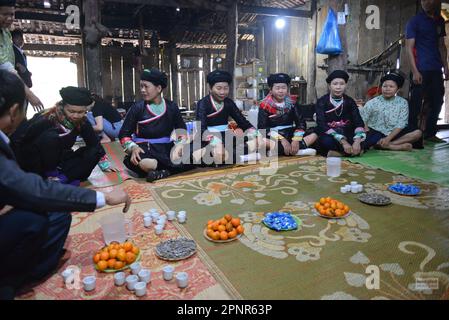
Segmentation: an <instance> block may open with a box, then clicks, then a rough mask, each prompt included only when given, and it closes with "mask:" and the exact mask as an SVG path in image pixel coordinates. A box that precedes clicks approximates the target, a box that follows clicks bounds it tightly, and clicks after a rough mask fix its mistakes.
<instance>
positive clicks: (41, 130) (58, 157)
mask: <svg viewBox="0 0 449 320" xmlns="http://www.w3.org/2000/svg"><path fill="white" fill-rule="evenodd" d="M60 95H61V97H62V101H60V102H58V103H57V104H56V106H55V107H53V108H51V109H49V110H46V111H44V112H43V113H38V114H36V115H35V116H34V117H33V118H32V119H30V120H28V121H26V122H24V123H23V124H21V125H20V127H19V128H18V130H17V132H16V133H15V134H14V135H13V136H12V137H11V147H12V149H13V150H14V153H15V154H16V157H17V161H18V163H19V165H20V167H21V168H22V169H23V170H25V171H27V172H34V173H37V174H39V175H41V176H42V177H44V178H49V179H57V180H59V181H60V182H62V183H71V184H74V185H79V184H80V182H81V181H84V180H86V179H87V178H88V177H89V176H90V174H91V173H92V171H93V169H94V168H95V166H96V165H97V164H98V165H99V167H100V168H101V169H102V170H103V171H112V170H114V169H112V168H111V165H110V163H109V161H108V159H107V157H106V152H105V151H104V149H103V146H102V145H101V144H100V140H99V139H98V137H97V135H96V134H95V132H94V129H93V128H92V125H91V124H90V122H89V121H88V120H87V118H86V112H87V109H88V106H89V105H91V104H92V103H93V100H92V98H91V93H90V92H89V90H87V89H85V88H77V87H66V88H62V89H61V90H60ZM78 136H81V137H82V138H83V140H84V142H85V146H83V147H80V148H78V149H77V150H76V151H73V150H72V147H73V146H74V144H75V142H76V140H77V137H78ZM31 155H32V156H31Z"/></svg>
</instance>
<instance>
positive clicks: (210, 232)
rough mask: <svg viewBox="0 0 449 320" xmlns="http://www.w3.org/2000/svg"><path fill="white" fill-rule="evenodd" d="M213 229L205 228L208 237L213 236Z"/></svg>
mask: <svg viewBox="0 0 449 320" xmlns="http://www.w3.org/2000/svg"><path fill="white" fill-rule="evenodd" d="M214 233H215V232H214V230H212V229H208V230H207V236H208V237H209V238H211V239H213V238H214Z"/></svg>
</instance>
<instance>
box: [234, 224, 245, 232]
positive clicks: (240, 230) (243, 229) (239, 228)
mask: <svg viewBox="0 0 449 320" xmlns="http://www.w3.org/2000/svg"><path fill="white" fill-rule="evenodd" d="M235 230H236V231H237V233H238V234H242V233H243V232H244V231H245V228H243V226H241V225H240V226H238V227H237V228H236V229H235Z"/></svg>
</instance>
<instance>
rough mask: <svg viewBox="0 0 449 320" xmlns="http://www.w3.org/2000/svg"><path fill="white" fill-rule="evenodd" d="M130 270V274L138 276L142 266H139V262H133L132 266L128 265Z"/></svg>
mask: <svg viewBox="0 0 449 320" xmlns="http://www.w3.org/2000/svg"><path fill="white" fill-rule="evenodd" d="M130 268H131V273H132V274H138V273H139V271H140V270H142V266H141V265H140V263H139V262H134V263H133V264H131V265H130Z"/></svg>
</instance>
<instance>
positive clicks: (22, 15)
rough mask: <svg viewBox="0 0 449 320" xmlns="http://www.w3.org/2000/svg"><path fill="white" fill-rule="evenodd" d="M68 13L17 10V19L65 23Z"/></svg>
mask: <svg viewBox="0 0 449 320" xmlns="http://www.w3.org/2000/svg"><path fill="white" fill-rule="evenodd" d="M67 17H68V15H65V14H64V15H61V14H50V13H36V12H26V11H16V14H15V19H17V20H36V21H48V22H59V23H65V22H66V20H67Z"/></svg>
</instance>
